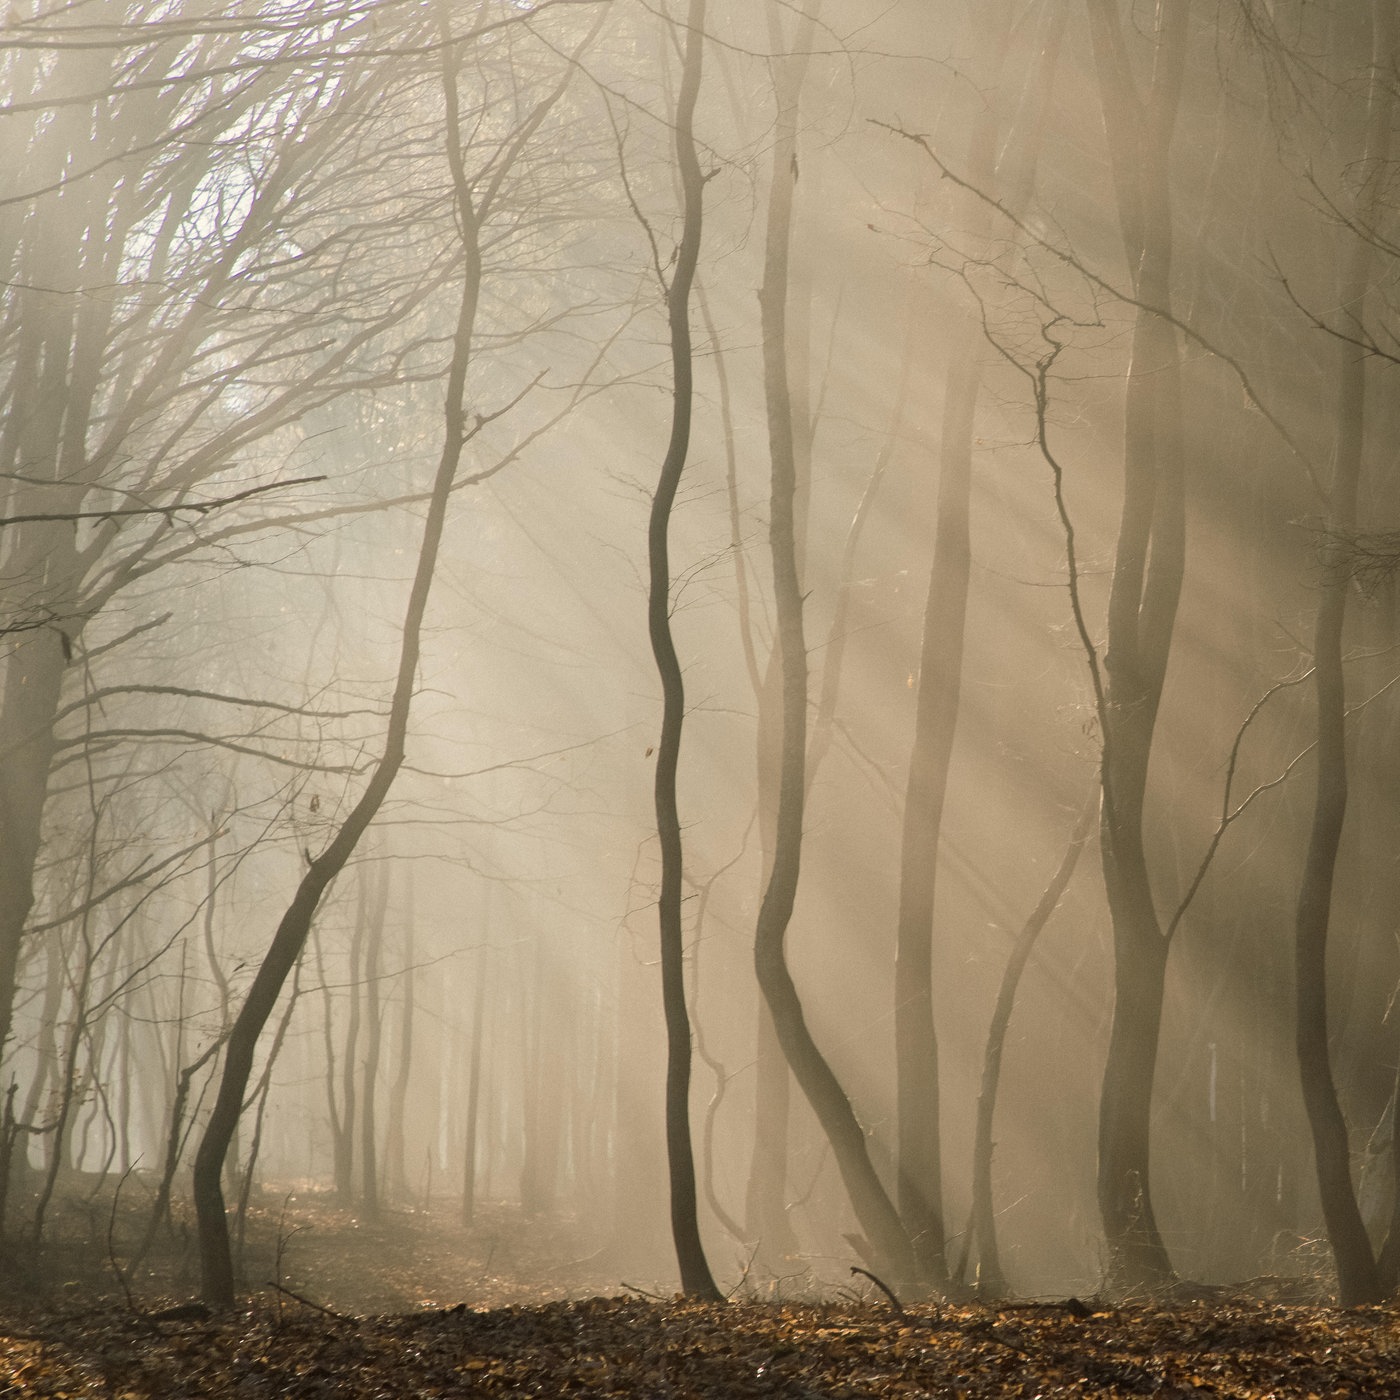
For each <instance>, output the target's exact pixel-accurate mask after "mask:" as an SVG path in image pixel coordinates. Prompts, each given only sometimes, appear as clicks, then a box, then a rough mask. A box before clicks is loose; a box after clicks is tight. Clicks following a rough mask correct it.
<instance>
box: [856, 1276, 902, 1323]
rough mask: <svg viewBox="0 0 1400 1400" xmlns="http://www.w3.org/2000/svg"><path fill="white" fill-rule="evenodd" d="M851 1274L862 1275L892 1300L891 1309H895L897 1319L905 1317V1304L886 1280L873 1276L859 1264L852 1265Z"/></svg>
mask: <svg viewBox="0 0 1400 1400" xmlns="http://www.w3.org/2000/svg"><path fill="white" fill-rule="evenodd" d="M851 1272H852V1273H853V1274H862V1275H864V1276H865V1277H866V1278H868V1279H869V1280H870V1282H871V1283H873V1284H874V1285H875V1287H876V1288H878V1289H879V1290H880V1292H881V1293H883V1294H884V1295H885V1297H886V1298H888V1299H889V1300H890V1307H892V1308H893V1309H894V1312H895V1316H896V1317H903V1316H904V1315H905V1313H904V1304H903V1303H901V1302H900V1301H899V1299H898V1298H897V1297H896V1296H895V1292H894V1289H892V1288H891V1287H890V1286H889V1284H887V1283H886V1282H885V1280H884V1279H882V1278H881V1277H880V1276H879V1274H872V1273H871V1272H870V1270H869V1269H862V1268H861V1267H860V1265H859V1264H852V1265H851Z"/></svg>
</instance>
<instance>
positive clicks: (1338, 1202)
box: [1294, 0, 1400, 1307]
mask: <svg viewBox="0 0 1400 1400" xmlns="http://www.w3.org/2000/svg"><path fill="white" fill-rule="evenodd" d="M1371 26H1372V65H1371V81H1370V85H1369V94H1368V110H1367V122H1366V134H1365V143H1364V149H1363V151H1362V153H1361V156H1362V159H1361V169H1362V170H1363V172H1364V176H1363V179H1364V183H1363V186H1362V190H1361V193H1360V196H1359V198H1358V201H1357V203H1358V206H1359V209H1358V221H1359V225H1360V227H1361V229H1363V230H1369V229H1373V228H1374V227H1375V224H1374V222H1373V220H1374V218H1375V214H1376V209H1377V203H1378V200H1379V197H1380V187H1381V186H1382V184H1383V182H1384V175H1383V173H1382V172H1383V171H1384V169H1385V165H1386V158H1387V155H1388V153H1389V146H1390V118H1391V111H1392V108H1393V105H1394V98H1393V90H1392V86H1391V84H1392V82H1393V74H1394V64H1395V59H1396V42H1395V40H1396V22H1395V10H1394V6H1393V5H1392V4H1389V3H1387V0H1372V5H1371ZM1371 264H1372V246H1371V242H1370V240H1369V237H1368V236H1359V235H1358V234H1357V232H1356V231H1352V233H1351V238H1350V245H1349V248H1348V252H1347V256H1346V260H1345V262H1344V264H1343V275H1342V286H1341V296H1340V298H1339V306H1340V311H1341V315H1342V317H1343V318H1344V319H1345V321H1346V326H1345V330H1344V334H1350V335H1354V336H1357V337H1358V338H1363V339H1364V336H1365V323H1366V301H1367V291H1368V288H1369V285H1370V281H1371ZM1337 353H1338V356H1339V365H1338V375H1337V433H1336V448H1335V457H1334V460H1335V466H1334V468H1333V475H1332V484H1331V492H1330V497H1329V500H1328V503H1327V521H1326V526H1325V528H1324V532H1323V536H1322V541H1321V547H1320V551H1319V553H1320V565H1321V571H1322V572H1321V579H1320V582H1319V591H1320V598H1319V601H1318V609H1317V620H1316V623H1315V627H1314V633H1313V678H1314V685H1315V690H1316V697H1317V789H1316V793H1315V797H1314V802H1313V821H1312V831H1311V834H1310V836H1309V839H1308V848H1307V854H1306V856H1305V857H1304V862H1303V875H1302V880H1301V883H1300V885H1299V889H1298V906H1297V915H1296V921H1295V944H1294V968H1295V974H1296V978H1297V998H1298V1010H1297V1022H1296V1047H1297V1054H1298V1070H1299V1075H1300V1078H1301V1082H1302V1089H1303V1104H1304V1107H1305V1108H1306V1110H1307V1115H1308V1124H1309V1126H1310V1128H1311V1130H1312V1139H1313V1155H1314V1159H1315V1161H1316V1165H1317V1184H1318V1189H1319V1192H1320V1194H1321V1197H1322V1215H1323V1219H1324V1220H1325V1221H1326V1224H1327V1238H1328V1240H1329V1242H1330V1244H1331V1246H1332V1257H1333V1259H1334V1260H1335V1261H1336V1265H1337V1287H1338V1292H1339V1296H1340V1302H1341V1304H1342V1306H1343V1307H1355V1306H1357V1305H1359V1304H1363V1303H1375V1302H1379V1301H1380V1299H1381V1297H1382V1296H1383V1290H1382V1287H1381V1275H1380V1271H1379V1269H1378V1268H1377V1263H1376V1258H1375V1255H1374V1253H1373V1252H1372V1248H1371V1242H1370V1240H1369V1239H1368V1237H1367V1234H1366V1227H1365V1225H1364V1224H1363V1223H1362V1219H1361V1211H1360V1208H1359V1207H1358V1205H1357V1199H1356V1190H1355V1187H1354V1185H1353V1183H1352V1178H1351V1146H1350V1140H1349V1137H1348V1133H1347V1125H1346V1119H1345V1118H1344V1117H1343V1115H1342V1108H1341V1104H1340V1102H1339V1101H1338V1098H1337V1090H1336V1085H1335V1083H1334V1082H1333V1078H1332V1064H1331V1049H1330V1046H1329V1043H1328V1034H1327V936H1328V930H1329V925H1330V922H1331V908H1332V887H1333V879H1334V876H1335V874H1336V864H1337V851H1338V847H1339V846H1340V844H1341V838H1342V827H1343V824H1344V822H1345V819H1346V809H1347V756H1346V676H1345V673H1344V671H1343V666H1342V657H1343V640H1344V631H1345V625H1346V607H1347V592H1348V590H1349V589H1350V587H1351V569H1350V567H1349V564H1350V557H1349V556H1350V544H1351V541H1350V536H1351V534H1352V532H1353V531H1354V529H1355V525H1356V503H1357V496H1358V491H1359V487H1360V482H1361V456H1362V447H1363V444H1364V440H1365V430H1366V361H1367V359H1368V358H1369V355H1368V353H1367V351H1366V350H1365V349H1363V348H1361V347H1360V346H1358V345H1354V344H1350V343H1348V342H1347V341H1345V340H1343V341H1341V342H1339V344H1338V349H1337ZM1395 1189H1397V1190H1400V1182H1397V1185H1396V1188H1395Z"/></svg>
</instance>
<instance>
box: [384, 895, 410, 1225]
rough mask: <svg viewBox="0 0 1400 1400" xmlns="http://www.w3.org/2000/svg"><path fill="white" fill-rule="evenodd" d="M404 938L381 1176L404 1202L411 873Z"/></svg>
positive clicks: (408, 1061) (405, 1190)
mask: <svg viewBox="0 0 1400 1400" xmlns="http://www.w3.org/2000/svg"><path fill="white" fill-rule="evenodd" d="M403 899H404V935H403V962H404V966H403V971H402V973H400V974H399V980H400V982H401V983H402V985H403V1005H402V1008H401V1009H400V1013H399V1054H398V1061H397V1064H396V1066H395V1069H394V1091H393V1094H392V1095H391V1097H390V1099H389V1128H388V1131H387V1133H386V1134H385V1143H384V1173H385V1177H386V1179H387V1186H388V1190H389V1193H390V1195H391V1196H392V1197H394V1198H397V1199H399V1200H404V1199H407V1196H408V1176H407V1173H406V1171H405V1160H406V1144H405V1142H404V1105H405V1104H406V1103H407V1102H408V1086H409V1083H410V1080H411V1078H412V1066H413V1020H414V1012H415V1011H416V1009H417V1008H416V1003H415V1000H414V993H415V984H416V978H415V969H414V966H413V959H414V948H415V946H416V942H417V940H416V939H415V937H414V934H415V922H416V910H415V907H414V906H415V901H414V897H413V877H412V872H411V871H410V872H409V873H408V876H407V878H406V880H405V882H404V896H403Z"/></svg>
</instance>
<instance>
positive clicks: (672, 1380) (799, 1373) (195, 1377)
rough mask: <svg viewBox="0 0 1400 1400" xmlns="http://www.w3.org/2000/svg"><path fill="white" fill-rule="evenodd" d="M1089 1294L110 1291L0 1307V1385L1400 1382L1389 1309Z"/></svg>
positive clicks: (1037, 1387) (1150, 1392) (475, 1390)
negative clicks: (433, 1303)
mask: <svg viewBox="0 0 1400 1400" xmlns="http://www.w3.org/2000/svg"><path fill="white" fill-rule="evenodd" d="M1085 1311H1086V1310H1085V1309H1084V1308H1082V1307H1079V1308H1074V1307H1070V1306H1067V1305H1065V1304H1034V1305H1021V1306H1003V1307H996V1308H993V1307H982V1306H967V1307H962V1306H959V1307H951V1306H945V1305H937V1306H927V1307H921V1308H919V1309H917V1310H915V1309H910V1310H909V1311H908V1312H907V1313H906V1315H905V1316H903V1317H899V1316H897V1315H895V1314H894V1313H892V1312H891V1311H890V1310H889V1309H887V1308H884V1307H877V1306H874V1305H869V1304H857V1303H841V1304H832V1305H826V1306H812V1305H800V1306H799V1305H781V1304H764V1303H731V1304H727V1305H724V1304H718V1305H710V1304H698V1303H688V1302H685V1301H682V1300H676V1301H672V1302H652V1301H648V1300H644V1299H636V1298H592V1299H586V1300H582V1301H571V1302H556V1303H548V1304H543V1305H540V1306H536V1307H507V1308H499V1309H495V1310H492V1311H485V1312H475V1311H471V1310H468V1309H467V1308H465V1307H458V1308H452V1309H446V1310H431V1311H428V1310H424V1311H419V1312H414V1313H407V1314H398V1315H388V1316H381V1317H366V1318H358V1319H356V1318H349V1317H332V1316H327V1315H325V1314H322V1313H320V1312H317V1311H315V1310H314V1309H312V1308H308V1307H305V1306H303V1305H302V1304H300V1303H297V1302H295V1301H292V1300H289V1299H285V1298H279V1297H278V1295H275V1294H273V1295H270V1296H269V1297H268V1298H265V1299H262V1300H260V1301H259V1302H258V1304H257V1305H256V1306H255V1307H253V1308H252V1309H250V1310H248V1311H244V1312H239V1313H235V1314H231V1315H229V1316H226V1317H220V1318H212V1319H200V1318H194V1319H188V1320H174V1321H157V1320H154V1317H153V1314H152V1313H149V1312H148V1313H146V1314H143V1315H138V1314H136V1313H133V1312H132V1311H130V1310H129V1309H124V1308H121V1307H118V1306H116V1305H114V1304H110V1303H106V1304H101V1305H98V1306H95V1307H93V1308H91V1309H85V1310H82V1311H76V1310H75V1311H71V1312H69V1313H67V1314H66V1315H60V1314H56V1313H49V1314H37V1315H34V1316H30V1317H25V1318H23V1319H15V1320H12V1321H10V1322H8V1323H4V1322H0V1334H3V1335H0V1393H6V1394H19V1395H35V1396H54V1397H58V1396H103V1397H122V1400H137V1397H140V1400H145V1398H146V1397H152V1400H154V1398H155V1397H160V1400H177V1398H178V1397H185V1396H204V1395H220V1396H237V1397H249V1400H256V1398H257V1397H264V1396H266V1397H272V1396H277V1397H282V1396H287V1397H307V1398H308V1400H311V1397H332V1396H334V1397H365V1400H370V1397H373V1400H396V1398H397V1397H410V1396H412V1397H416V1400H427V1398H428V1397H448V1396H478V1395H480V1396H486V1395H502V1396H506V1395H534V1396H570V1395H581V1396H646V1397H649V1400H663V1398H665V1400H669V1398H670V1397H674V1398H675V1400H685V1397H693V1396H706V1397H708V1396H716V1397H720V1396H724V1397H736V1398H737V1397H744V1396H782V1397H791V1398H792V1400H799V1398H800V1397H811V1396H824V1397H826V1396H829V1397H850V1400H855V1397H864V1396H869V1397H894V1396H900V1397H914V1396H937V1397H965V1400H982V1398H983V1397H993V1396H995V1397H1003V1396H1020V1397H1026V1400H1031V1398H1032V1397H1042V1398H1043V1400H1051V1398H1052V1397H1059V1396H1136V1395H1144V1396H1158V1397H1176V1396H1216V1397H1239V1400H1264V1398H1265V1397H1269V1400H1273V1398H1274V1397H1292V1396H1297V1397H1313V1396H1316V1397H1343V1396H1392V1397H1394V1396H1400V1309H1397V1308H1395V1307H1385V1308H1366V1309H1353V1310H1349V1311H1342V1310H1337V1309H1328V1308H1322V1307H1315V1306H1306V1307H1304V1306H1282V1305H1277V1304H1269V1303H1262V1302H1258V1301H1246V1300H1224V1299H1222V1300H1216V1301H1213V1302H1211V1303H1208V1304H1205V1303H1198V1304H1192V1305H1188V1306H1179V1307H1157V1306H1148V1305H1130V1306H1121V1307H1112V1308H1109V1307H1105V1308H1103V1309H1102V1310H1095V1311H1092V1312H1091V1313H1090V1314H1089V1315H1088V1316H1082V1315H1080V1314H1082V1313H1084V1312H1085Z"/></svg>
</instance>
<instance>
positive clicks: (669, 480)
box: [647, 0, 721, 1300]
mask: <svg viewBox="0 0 1400 1400" xmlns="http://www.w3.org/2000/svg"><path fill="white" fill-rule="evenodd" d="M704 25H705V0H690V4H689V7H688V9H687V12H686V31H685V59H684V64H683V69H682V74H681V86H680V92H679V93H678V95H677V97H676V118H675V142H676V165H677V168H678V170H679V172H680V180H681V193H682V198H683V201H684V210H683V216H682V228H681V241H680V246H679V248H678V249H677V250H676V267H675V272H674V273H673V275H672V277H671V285H670V287H669V288H668V290H667V294H666V302H667V311H668V314H669V318H670V326H671V372H672V375H673V389H672V398H671V405H672V407H671V440H670V443H669V445H668V446H667V449H666V458H665V460H664V461H663V462H662V464H661V475H660V479H659V480H658V482H657V485H656V493H655V495H654V496H653V497H652V503H651V522H650V529H649V532H648V554H649V558H650V563H651V590H650V593H649V596H648V607H647V630H648V633H649V635H650V637H651V650H652V655H653V656H654V657H655V658H656V669H657V671H658V672H659V674H660V677H661V695H662V717H661V737H660V738H659V739H658V740H657V745H656V789H655V797H656V833H657V838H658V840H659V842H660V845H661V892H660V896H659V898H658V901H657V916H658V919H659V922H660V935H661V996H662V1006H663V1009H664V1011H665V1014H666V1049H667V1054H666V1156H667V1162H668V1165H669V1170H670V1178H671V1236H672V1240H673V1242H674V1244H675V1248H676V1259H677V1262H678V1263H679V1265H680V1271H681V1287H682V1288H683V1289H684V1290H685V1292H686V1293H687V1294H688V1295H690V1296H692V1297H699V1298H710V1299H714V1300H718V1299H719V1298H720V1296H721V1295H720V1292H719V1289H718V1288H717V1287H716V1286H715V1281H714V1278H713V1277H712V1276H711V1274H710V1266H709V1264H708V1263H707V1262H706V1259H705V1251H704V1246H703V1245H702V1244H701V1242H700V1226H699V1220H698V1216H697V1206H696V1187H695V1153H694V1149H693V1146H692V1143H691V1134H690V1062H691V1044H690V1013H689V1011H688V1009H687V1007H686V1002H685V935H684V928H683V926H682V919H681V900H682V895H683V892H684V869H683V857H684V852H683V850H682V846H681V824H680V814H679V811H678V808H677V803H676V768H677V765H678V763H679V760H680V748H681V727H682V725H683V723H684V720H685V687H684V683H683V681H682V678H681V667H680V661H679V659H678V658H677V656H676V648H675V643H674V641H673V639H672V637H671V565H670V555H669V547H668V539H667V536H668V532H669V528H670V522H671V508H672V506H673V505H674V504H675V499H676V489H677V487H678V486H679V485H680V479H681V473H682V471H683V470H684V468H685V459H686V454H687V453H688V452H689V450H690V415H691V402H692V399H693V396H694V361H693V356H692V351H691V344H690V292H691V286H692V284H693V282H694V280H695V265H696V262H697V260H698V259H699V255H700V230H701V213H702V199H703V195H704V189H705V179H704V176H703V175H702V174H701V171H700V162H699V159H698V158H697V156H696V151H695V133H694V119H695V101H696V98H697V97H698V96H699V92H700V70H701V60H702V57H703V53H704V42H705V36H704Z"/></svg>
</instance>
